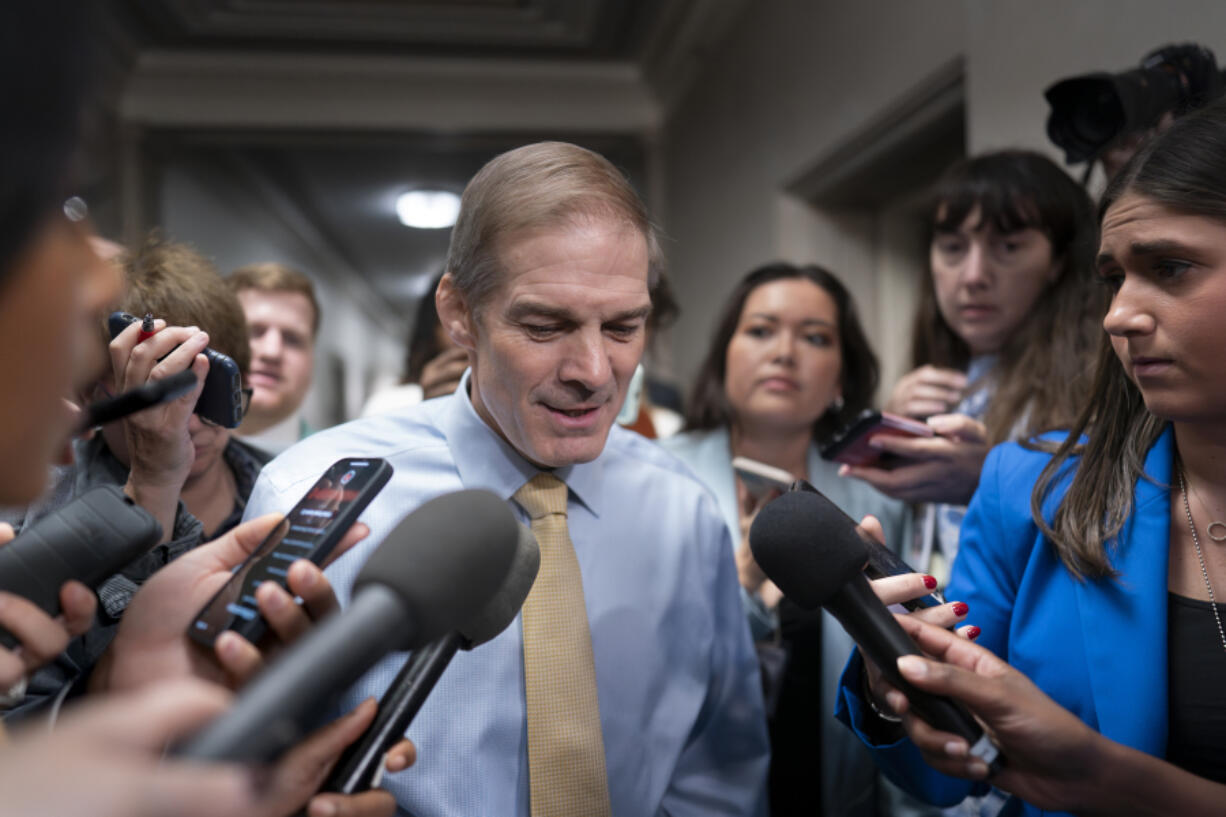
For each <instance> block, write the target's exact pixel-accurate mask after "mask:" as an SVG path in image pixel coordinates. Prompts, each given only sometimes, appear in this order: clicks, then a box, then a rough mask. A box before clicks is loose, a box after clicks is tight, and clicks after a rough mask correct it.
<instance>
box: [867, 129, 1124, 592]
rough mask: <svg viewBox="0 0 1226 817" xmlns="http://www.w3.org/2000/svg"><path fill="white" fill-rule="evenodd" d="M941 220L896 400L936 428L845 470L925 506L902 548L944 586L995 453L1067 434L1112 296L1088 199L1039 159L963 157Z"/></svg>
mask: <svg viewBox="0 0 1226 817" xmlns="http://www.w3.org/2000/svg"><path fill="white" fill-rule="evenodd" d="M929 225H930V228H931V236H930V241H929V264H928V272H929V274H928V275H926V277H925V283H924V285H923V287H922V289H921V296H920V305H919V308H918V312H917V315H916V322H915V328H914V334H913V342H912V352H913V358H914V365H915V367H916V368H915V369H914V370H913V371H911V372H910V373H908V374H907V375H905V376H904V377H902V378H901V379H900V380H899V382H898V383H897V384H896V386H895V387H894V390H893V393H892V394H891V396H890V399H889V400H888V401H887V403H886V406H885V408H886V410H887V411H892V412H895V413H898V414H904V415H908V416H911V417H917V418H921V419H926V420H927V421H928V423H929V425H930V426H931V427H932V429H933V430H934V431H935V432H936V436H934V437H930V438H922V439H903V438H886V437H879V438H878V440H877V442H879V444H880V446H881V447H882V448H883V449H885V450H886V451H890V452H892V453H894V454H897V455H899V456H901V457H904V458H905V461H904V463H903V464H902V465H898V466H897V467H894V468H891V469H889V470H886V469H882V468H869V467H850V466H849V467H848V468H845V469H844V473H845V474H847V475H850V476H854V477H858V478H860V479H863V480H865V481H867V482H868V483H869V484H871V485H873V486H874V487H876V488H878V489H879V490H881V491H883V492H885V493H887V494H889V495H891V496H895V497H898V498H900V499H905V500H908V501H912V502H919V503H924V504H923V505H922V506H921V509H920V513H919V514H917V520H918V525H917V531H916V536H915V538H914V540H913V542H911V543H908V545H909V546H908V547H907V548H904V552H905V553H906V555H907V557H908V560H909V561H910V562H911V563H912V564H913V565H914V566H915V567H916V568H917V569H918V570H923V571H927V572H931V573H934V574H936V575H937V576H938V577H939V578H941V579H942V582H943V581H944V579H945V577H946V576H947V575H948V565H949V564H950V563H952V561H953V559H954V556H955V555H956V553H957V547H958V527H959V525H960V523H961V521H962V516H963V514H964V513H965V504H966V502H967V501H968V500H969V499H970V497H971V494H973V493H974V491H975V486H976V485H977V484H978V482H979V471H980V469H981V468H982V466H983V459H984V457H985V456H986V455H987V452H988V449H989V448H990V447H991V446H993V445H996V444H998V443H1001V442H1003V441H1005V440H1011V439H1024V438H1026V437H1028V436H1031V435H1033V434H1035V433H1038V432H1041V431H1045V430H1048V429H1052V428H1067V427H1068V425H1069V424H1070V423H1071V422H1072V420H1073V418H1074V417H1075V416H1076V411H1077V408H1078V407H1079V405H1080V403H1081V401H1082V399H1083V397H1084V395H1085V394H1086V392H1087V391H1088V389H1089V386H1090V372H1091V367H1092V364H1093V359H1094V349H1095V340H1096V337H1097V332H1098V328H1097V321H1098V316H1099V315H1101V314H1102V307H1101V305H1102V304H1103V303H1104V299H1103V290H1102V287H1098V286H1096V285H1095V284H1094V283H1093V280H1092V277H1091V275H1090V273H1089V265H1090V258H1091V255H1092V253H1093V249H1094V237H1095V232H1094V223H1093V211H1092V207H1091V204H1090V200H1089V198H1088V197H1087V195H1086V193H1085V191H1084V190H1082V188H1081V187H1080V186H1079V185H1078V184H1077V183H1076V182H1074V181H1073V180H1072V179H1071V178H1070V177H1069V176H1068V174H1067V173H1065V172H1064V171H1063V170H1061V169H1060V168H1059V167H1057V166H1056V165H1055V164H1054V163H1053V162H1052V161H1051V160H1050V159H1047V158H1046V157H1044V156H1042V155H1040V154H1037V153H1031V152H1026V151H1017V150H1010V151H1001V152H997V153H988V154H984V155H982V156H977V157H974V158H970V159H966V160H963V161H960V162H958V163H957V164H955V165H953V166H952V167H950V168H949V170H948V171H946V172H945V174H944V175H943V176H942V177H941V179H940V180H939V181H938V182H937V184H936V186H935V187H934V189H933V191H932V194H931V205H930V207H929Z"/></svg>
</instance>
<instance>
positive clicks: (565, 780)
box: [514, 473, 612, 817]
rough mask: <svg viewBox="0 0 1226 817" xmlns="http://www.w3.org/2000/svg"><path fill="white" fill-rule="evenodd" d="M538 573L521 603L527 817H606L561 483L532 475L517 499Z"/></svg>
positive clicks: (595, 705)
mask: <svg viewBox="0 0 1226 817" xmlns="http://www.w3.org/2000/svg"><path fill="white" fill-rule="evenodd" d="M514 499H515V501H516V502H518V503H519V504H520V505H521V506H522V507H523V509H524V510H525V511H527V512H528V515H529V516H531V517H532V533H534V534H535V535H536V540H537V542H538V543H539V544H540V547H541V567H540V571H539V572H538V573H537V576H536V582H535V583H534V584H533V585H532V592H531V593H529V594H528V600H527V601H525V602H524V610H523V621H524V685H525V689H526V694H527V713H528V784H529V789H530V791H531V795H532V817H570V816H571V815H582V816H583V817H602V816H603V817H607V815H611V814H612V808H611V806H610V805H609V782H608V779H607V775H606V772H605V760H604V740H603V738H602V736H601V731H600V704H599V702H598V701H597V698H596V664H595V660H594V659H593V658H592V635H591V632H590V631H589V630H588V624H587V608H586V607H584V604H583V577H582V576H580V575H579V560H578V559H577V558H576V557H575V548H574V545H573V544H572V543H571V541H570V534H569V533H568V532H567V530H566V483H564V482H562V481H561V480H560V479H558V478H557V477H555V476H554V475H553V474H544V473H542V474H537V475H536V476H535V477H533V478H532V479H530V480H529V481H528V482H527V483H525V484H524V486H523V487H522V488H520V489H519V490H518V491H516V492H515V497H514Z"/></svg>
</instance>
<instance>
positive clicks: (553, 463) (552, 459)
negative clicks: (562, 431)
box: [520, 429, 609, 468]
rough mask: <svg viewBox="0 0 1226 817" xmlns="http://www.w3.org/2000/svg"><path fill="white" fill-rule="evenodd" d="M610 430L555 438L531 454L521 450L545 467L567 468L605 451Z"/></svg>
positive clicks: (526, 456)
mask: <svg viewBox="0 0 1226 817" xmlns="http://www.w3.org/2000/svg"><path fill="white" fill-rule="evenodd" d="M608 437H609V430H608V429H605V430H604V431H603V432H602V433H600V434H591V435H584V436H582V437H563V438H560V439H559V438H554V439H553V440H550V441H549V442H548V444H546V445H541V446H537V447H536V449H535V451H534V452H533V453H531V454H527V453H524V452H522V451H521V452H520V453H521V454H523V456H524V457H525V458H526V459H528V460H529V461H531V462H533V463H535V464H536V465H539V466H541V467H543V468H565V467H566V466H568V465H581V464H582V463H585V462H591V461H592V460H594V459H596V458H597V457H599V456H600V455H601V453H602V452H603V451H604V447H605V442H606V441H607V440H608Z"/></svg>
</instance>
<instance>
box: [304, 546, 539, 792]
mask: <svg viewBox="0 0 1226 817" xmlns="http://www.w3.org/2000/svg"><path fill="white" fill-rule="evenodd" d="M540 564H541V552H540V549H539V548H538V547H537V544H536V537H535V536H533V535H532V531H530V530H529V529H528V528H527V527H525V526H524V525H520V526H519V547H518V548H517V550H516V555H515V562H514V563H513V564H512V566H511V570H510V572H508V573H507V579H506V581H505V582H504V583H503V586H502V588H501V589H500V590H499V591H498V593H497V594H496V595H495V596H494V597H493V598H492V599H490V602H489V604H487V605H485V607H483V608H481V609H480V610H478V611H477V614H476V615H475V616H473V617H472V619H470V620H469V621H466V622H464V623H463V624H461V625H460V626H458V627H457V628H456V629H454V630H452V631H451V632H449V633H447V634H446V635H445V636H443V637H442V638H440V639H438V640H437V641H434V642H432V643H430V644H427V645H426V646H424V647H421V648H419V649H417V650H414V651H413V653H412V655H410V656H409V658H408V660H406V661H405V662H404V666H403V667H402V668H401V670H400V672H399V673H398V674H397V675H396V679H395V680H394V681H392V684H391V686H389V687H388V689H387V692H385V693H384V695H383V698H382V699H381V700H380V701H379V712H378V713H377V714H376V715H375V719H374V721H372V722H371V724H370V726H369V727H367V729H366V731H365V732H363V733H362V736H361V737H359V738H358V739H357V740H356V741H354V742H353V744H352V745H351V746H350V747H349V748H348V749H346V750H345V752H344V754H342V755H341V757H340V759H339V760H338V761H337V763H336V768H335V769H333V770H332V774H331V775H329V776H328V780H327V782H325V783H324V785H323V788H322V789H321V791H334V792H340V793H342V794H353V793H354V792H359V791H365V790H366V789H369V788H371V787H373V786H377V785H378V781H379V776H380V774H381V772H382V769H383V756H384V755H385V754H386V753H387V750H388V749H390V748H392V745H393V744H394V743H396V741H398V740H400V738H401V736H403V735H404V733H405V731H406V730H407V729H408V728H409V724H410V723H412V722H413V717H414V716H415V715H417V712H418V710H420V709H421V706H422V704H424V703H425V702H426V697H427V696H428V695H429V694H430V691H431V690H433V689H434V685H435V684H436V683H437V682H438V679H439V677H440V676H441V675H442V674H443V670H445V669H447V665H448V664H450V663H451V659H452V657H453V656H454V655H455V654H456V650H460V649H464V650H471V649H472V648H473V647H476V646H478V645H480V644H484V643H485V642H486V641H489V640H490V639H492V638H494V637H495V636H496V635H498V634H499V633H501V632H502V631H503V630H505V629H506V628H507V627H509V626H510V624H511V622H513V621H514V620H515V617H516V616H517V615H519V610H520V608H521V607H523V606H524V600H525V599H527V598H528V591H530V590H531V589H532V583H533V582H534V581H535V580H536V571H537V569H538V568H539V567H540Z"/></svg>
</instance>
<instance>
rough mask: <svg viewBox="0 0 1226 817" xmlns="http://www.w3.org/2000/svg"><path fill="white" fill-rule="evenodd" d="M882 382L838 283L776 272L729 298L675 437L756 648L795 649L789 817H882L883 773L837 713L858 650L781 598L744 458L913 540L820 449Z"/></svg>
mask: <svg viewBox="0 0 1226 817" xmlns="http://www.w3.org/2000/svg"><path fill="white" fill-rule="evenodd" d="M876 386H877V359H876V356H875V355H874V354H873V351H872V349H871V348H870V347H869V344H868V340H867V339H866V338H865V336H864V332H863V330H862V329H861V328H860V322H859V318H858V317H857V314H856V309H855V305H854V303H853V302H852V300H851V295H850V293H848V291H847V289H846V288H845V287H844V286H843V284H842V283H841V282H840V281H839V280H838V278H836V277H835V276H834V275H832V274H831V273H830V272H828V271H826V270H824V269H822V268H821V267H817V266H796V265H792V264H785V263H774V264H768V265H766V266H763V267H759V268H758V269H756V270H753V271H752V272H750V273H749V274H748V275H746V276H745V278H744V279H742V280H741V282H740V283H739V284H738V285H737V287H736V288H735V289H734V290H733V292H732V294H731V295H730V296H729V297H728V300H727V302H726V303H725V306H724V309H723V312H722V313H721V315H720V317H719V319H718V321H717V323H716V328H715V332H714V335H713V337H712V340H711V345H710V347H709V349H708V352H707V356H706V359H705V361H704V362H703V364H702V366H701V368H700V370H699V373H698V377H697V379H696V381H695V383H694V387H693V390H692V394H691V400H690V405H689V413H688V415H687V418H686V430H685V431H684V432H683V433H681V434H679V435H677V436H675V437H673V438H671V439H669V440H666V441H664V445H665V446H666V447H667V448H669V449H671V450H672V451H673V452H674V453H676V454H678V455H679V456H680V457H681V458H682V459H684V460H685V461H686V462H687V463H688V464H689V465H690V466H691V467H692V468H693V469H694V472H695V474H697V475H698V477H699V478H700V479H702V480H703V481H704V482H706V484H707V485H708V486H709V487H710V488H711V490H712V492H713V493H714V495H715V497H716V499H717V500H718V501H719V505H720V509H721V510H722V512H723V514H724V517H725V519H726V521H727V524H728V528H729V531H730V533H731V535H732V541H733V543H734V545H735V547H736V557H737V568H738V574H739V577H740V580H741V587H742V590H743V598H744V600H745V606H746V613H747V615H748V617H749V621H750V625H751V629H752V630H753V633H754V636H755V638H756V639H758V640H759V641H762V640H763V639H766V640H770V639H771V638H772V637H774V636H773V634H774V632H775V628H776V627H778V628H779V630H778V635H777V639H778V641H779V643H780V645H781V646H782V647H783V648H784V649H785V650H786V652H787V664H786V670H785V672H784V674H783V676H782V679H781V681H780V682H779V684H778V687H777V692H778V699H777V708H776V712H775V716H774V718H773V720H772V724H771V741H772V768H771V783H770V785H771V808H772V812H773V813H774V814H776V815H783V814H789V813H793V811H794V810H796V809H803V810H804V813H812V812H813V811H818V812H820V813H826V814H847V815H854V814H861V813H864V814H874V813H876V812H875V808H876V803H875V799H876V794H875V793H874V781H875V779H876V774H875V770H874V768H873V766H872V763H871V762H869V761H868V758H867V757H866V756H865V753H864V750H863V749H862V748H861V747H860V746H858V745H856V742H855V741H854V740H848V738H849V737H850V736H849V735H847V734H846V732H845V731H844V730H841V729H839V728H838V727H837V725H836V724H834V723H833V722H832V721H831V719H830V717H829V713H830V712H831V711H832V710H833V707H834V693H835V689H836V687H837V682H838V673H839V671H840V669H841V668H842V666H843V664H844V663H845V661H846V658H847V655H848V654H849V653H850V651H851V642H850V640H849V639H848V638H847V636H846V634H845V633H844V632H843V630H842V628H841V627H840V626H839V625H838V624H837V623H835V622H834V621H833V620H832V619H830V618H829V617H826V616H823V615H822V614H820V613H817V614H814V613H806V612H804V611H802V610H800V609H799V608H797V607H795V606H792V605H790V604H789V603H788V601H787V600H786V599H783V600H782V601H781V600H780V594H779V591H778V590H777V589H776V588H775V587H774V585H773V584H771V583H770V582H769V581H767V580H766V577H765V576H764V574H763V573H762V571H761V570H760V569H759V568H758V566H757V564H756V563H755V562H754V560H753V557H752V555H751V554H750V551H749V548H748V544H747V541H746V532H747V530H748V527H749V523H750V521H751V520H752V519H753V515H754V513H755V512H756V510H757V507H758V506H759V505H760V503H761V501H762V497H760V496H759V497H754V496H753V494H752V492H751V491H749V490H748V489H747V487H746V486H745V485H744V484H742V481H741V479H740V477H739V476H737V475H736V474H735V473H734V471H733V468H732V464H731V462H732V459H733V458H734V457H738V456H742V457H748V458H750V459H753V460H756V461H758V462H761V463H764V464H766V465H770V466H774V467H775V468H779V469H782V470H783V471H786V472H788V473H789V474H791V475H792V476H793V477H795V478H798V479H805V480H808V481H809V482H810V483H812V484H813V485H815V486H816V487H817V488H818V489H819V490H821V491H822V492H823V493H826V494H827V495H828V496H829V497H830V498H831V500H833V501H834V502H835V503H836V504H838V505H839V506H840V507H841V508H843V510H845V511H846V512H847V513H848V514H849V515H851V516H853V517H854V518H856V519H860V518H862V517H863V516H865V515H868V514H872V515H874V516H876V517H877V518H878V519H879V520H880V521H881V523H882V524H883V525H884V526H885V529H886V534H887V536H888V537H890V541H899V539H898V538H897V537H900V536H901V535H902V533H903V531H904V530H906V529H907V518H908V514H907V510H906V507H905V506H904V505H903V503H901V502H897V501H894V500H891V499H889V498H887V497H885V496H882V495H881V494H879V493H878V492H877V491H875V490H873V489H872V488H870V487H868V486H867V485H864V484H862V483H857V482H853V481H850V480H842V479H839V477H838V474H837V470H836V466H834V465H833V464H831V463H829V462H826V461H825V460H823V459H822V458H821V456H820V455H819V454H818V444H819V443H820V442H822V441H824V440H826V439H827V438H829V437H830V436H831V435H832V434H834V433H835V432H836V431H837V430H838V429H840V428H842V427H843V426H844V425H846V424H847V423H848V422H849V421H850V420H851V419H852V418H854V417H856V416H857V415H858V414H859V413H860V412H861V411H862V410H864V409H865V408H867V407H868V406H869V403H870V401H871V400H872V397H873V392H874V390H875V389H876ZM949 607H950V616H951V617H950V621H951V622H952V621H954V620H956V618H957V616H956V615H954V614H953V612H952V610H953V605H949ZM768 654H769V653H768ZM816 769H820V770H821V773H820V776H819V777H815V770H816ZM815 803H819V804H821V806H820V807H819V806H815V805H814V804H815Z"/></svg>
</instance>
